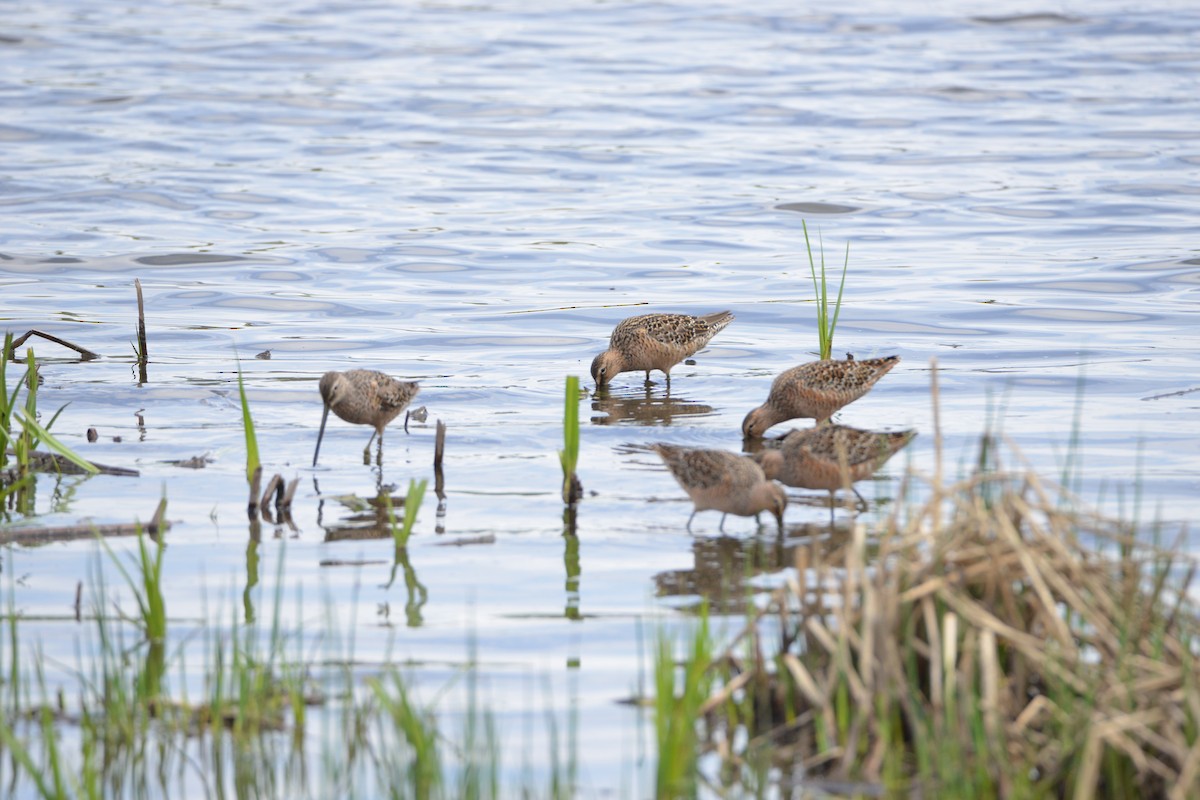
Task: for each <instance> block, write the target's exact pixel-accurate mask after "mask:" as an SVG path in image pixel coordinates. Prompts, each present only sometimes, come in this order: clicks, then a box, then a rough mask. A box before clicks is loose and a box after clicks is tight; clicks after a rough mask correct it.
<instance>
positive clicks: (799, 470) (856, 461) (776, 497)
mask: <svg viewBox="0 0 1200 800" xmlns="http://www.w3.org/2000/svg"><path fill="white" fill-rule="evenodd" d="M732 321H733V314H731V313H730V312H728V311H719V312H717V313H715V314H705V315H703V316H699V317H693V316H690V315H687V314H643V315H641V316H636V317H630V318H629V319H626V320H623V321H622V322H621V323H619V324H618V325H617V327H616V328H614V329H613V332H612V337H611V339H610V340H609V343H608V349H607V350H605V351H604V352H602V353H601V354H600V355H598V356H596V358H595V359H594V360H593V361H592V367H591V373H592V378H593V379H594V380H595V381H596V389H597V391H602V390H604V389H605V388H606V387H607V386H608V384H609V383H610V382H611V381H612V379H613V378H614V377H616V376H617V375H619V374H620V373H622V372H645V373H646V381H647V382H649V380H650V373H651V371H653V370H659V371H661V372H662V373H663V374H664V375H666V378H667V387H668V388H669V387H670V385H671V368H672V367H674V366H675V365H676V364H678V363H680V362H681V361H683V360H684V359H686V358H689V357H691V356H692V355H694V354H695V353H697V352H698V351H699V350H700V349H701V348H703V347H704V346H705V345H707V344H708V343H709V341H711V340H712V338H713V337H714V336H716V335H717V333H719V332H720V331H721V330H722V329H724V328H725V326H726V325H728V324H729V323H730V322H732ZM899 362H900V357H899V356H887V357H884V358H864V359H855V358H854V356H852V355H850V354H847V356H846V358H845V359H844V360H835V359H825V360H821V361H812V362H809V363H806V364H800V365H799V366H796V367H792V368H791V369H788V370H785V371H784V372H782V373H780V374H779V375H778V376H776V378H775V380H774V381H773V382H772V384H771V389H770V391H769V392H768V393H767V399H766V402H764V403H763V404H762V405H760V406H759V407H758V408H755V409H754V410H752V411H751V412H750V413H749V414H747V415H746V418H745V420H744V421H743V422H742V436H743V437H744V440H745V441H746V442H747V443H755V442H759V441H761V440H762V439H763V436H764V434H765V433H766V431H767V429H768V428H771V427H772V426H774V425H776V424H778V423H780V422H785V421H787V420H791V419H805V418H811V419H813V420H815V421H816V425H815V427H812V428H807V429H803V430H793V431H790V432H788V433H787V434H785V435H784V436H782V437H780V438H778V439H774V440H770V441H768V442H766V445H767V446H766V447H760V448H759V449H758V452H755V453H753V454H751V455H742V454H739V453H733V452H729V451H727V450H712V449H704V448H695V447H680V446H678V445H673V444H667V443H659V444H654V445H652V446H651V448H650V449H652V450H653V451H654V452H656V453H658V455H659V457H661V458H662V460H663V462H664V463H665V464H666V466H667V469H668V470H670V472H671V474H672V475H674V476H675V480H677V481H678V482H679V485H680V486H681V487H683V490H684V491H685V492H687V494H688V496H689V497H690V498H691V500H692V504H693V510H692V516H691V517H688V522H687V528H688V530H689V531H690V530H691V526H692V520H693V519H694V518H695V516H696V514H697V512H700V511H707V510H715V511H720V512H722V516H721V529H722V530H723V529H724V524H725V517H726V516H727V515H728V514H735V515H739V516H744V517H749V516H753V517H755V518H756V519H757V518H758V515H759V514H760V513H761V512H763V511H769V512H771V513H772V514H773V515H774V516H775V519H776V520H777V521H778V523H779V529H780V531H782V530H783V511H784V509H785V508H786V507H787V494H786V492H785V491H784V489H783V486H780V485H779V484H780V483H782V484H784V485H786V486H792V487H796V488H802V489H823V490H825V491H828V492H829V493H830V502H831V503H832V499H833V493H834V492H836V491H837V490H839V489H843V488H847V487H848V488H850V489H851V490H853V491H854V494H855V495H856V497H857V498H858V500H859V504H860V507H865V505H866V502H865V501H864V500H863V498H862V495H860V494H858V491H857V490H855V489H854V487H853V483H854V482H856V481H861V480H864V479H866V478H869V477H870V476H871V475H873V474H874V473H875V471H876V470H878V469H879V467H881V466H882V465H883V463H884V462H885V461H887V460H888V459H889V458H891V457H892V455H894V454H895V453H896V452H897V451H898V450H900V449H901V448H902V447H904V446H905V445H906V444H908V443H909V442H910V441H911V440H912V438H913V437H914V436H916V431H911V430H907V431H896V432H879V431H867V430H860V429H858V428H851V427H848V426H845V425H836V424H833V423H831V422H830V421H829V418H830V417H831V416H833V414H834V413H835V412H837V411H838V409H840V408H842V407H843V406H845V405H848V404H850V403H852V402H854V401H855V400H857V399H859V398H860V397H862V396H863V395H864V394H866V393H867V392H868V391H870V389H871V387H872V386H874V385H875V383H876V382H877V381H878V380H879V379H880V378H882V377H883V376H884V375H886V374H887V373H888V371H889V370H891V368H892V367H894V366H896V364H898V363H899ZM320 390H321V399H322V401H323V402H324V411H323V413H322V415H321V430H320V432H319V433H318V434H317V447H316V450H315V451H314V452H313V466H314V467H315V466H316V465H317V456H318V454H319V453H320V451H321V438H322V437H323V436H324V435H325V423H326V421H327V420H328V418H329V412H330V411H332V412H333V413H334V414H336V415H337V416H338V417H340V418H341V419H343V420H345V421H346V422H350V423H353V424H356V425H370V426H372V427H374V428H375V433H373V434H372V435H371V439H370V440H369V441H368V442H367V447H366V449H364V451H363V454H364V458H369V454H370V448H371V442H373V441H374V440H375V438H376V437H377V436H378V437H379V440H380V446H381V447H382V443H383V430H384V428H386V427H387V425H388V423H390V422H391V421H392V420H394V419H395V418H396V417H398V416H399V415H400V413H401V412H403V411H404V410H405V409H406V408H407V407H408V404H409V403H410V402H412V399H413V398H414V397H416V394H417V391H418V386H417V384H416V383H415V382H412V381H401V380H397V379H395V378H392V377H391V376H389V375H385V374H384V373H382V372H376V371H375V370H367V369H352V370H348V371H346V372H327V373H325V374H324V375H323V376H321V382H320ZM776 481H778V482H779V483H776Z"/></svg>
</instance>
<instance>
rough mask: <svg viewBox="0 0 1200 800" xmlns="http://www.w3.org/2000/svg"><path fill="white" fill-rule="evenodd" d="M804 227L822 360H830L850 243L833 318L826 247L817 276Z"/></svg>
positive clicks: (822, 249)
mask: <svg viewBox="0 0 1200 800" xmlns="http://www.w3.org/2000/svg"><path fill="white" fill-rule="evenodd" d="M801 225H802V226H803V227H804V246H805V248H806V249H807V250H808V268H809V272H810V274H811V275H812V282H813V293H814V294H815V295H816V301H817V340H818V344H819V345H820V351H821V358H822V359H826V358H829V357H830V356H831V355H832V354H833V332H834V330H836V329H837V321H838V315H839V314H840V313H841V310H842V292H843V291H844V290H845V288H846V270H847V269H849V267H850V243H849V242H847V243H846V261H845V263H844V264H843V265H842V279H841V282H840V283H839V284H838V293H837V300H836V301H834V304H833V316H832V317H831V316H830V315H829V287H828V285H827V281H826V272H825V245H824V243H821V245H820V248H821V272H820V275H818V274H817V262H816V259H814V258H813V250H812V242H811V241H809V238H808V224H807V223H805V222H801Z"/></svg>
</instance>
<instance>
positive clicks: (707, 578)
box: [654, 521, 854, 614]
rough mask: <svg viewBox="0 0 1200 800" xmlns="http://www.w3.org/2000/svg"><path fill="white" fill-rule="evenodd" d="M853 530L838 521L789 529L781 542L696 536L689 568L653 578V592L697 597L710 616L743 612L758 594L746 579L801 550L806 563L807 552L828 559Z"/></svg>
mask: <svg viewBox="0 0 1200 800" xmlns="http://www.w3.org/2000/svg"><path fill="white" fill-rule="evenodd" d="M853 531H854V527H853V524H852V523H851V522H848V521H843V522H840V523H811V524H804V525H789V526H788V528H787V537H786V538H784V537H780V536H776V537H769V538H760V537H757V536H756V537H751V538H738V537H735V536H715V537H697V538H695V539H693V541H692V561H693V566H692V568H691V569H677V570H668V571H666V572H660V573H658V574H657V575H655V576H654V585H655V589H656V594H657V596H659V597H689V596H690V597H697V598H703V599H704V600H707V601H708V608H709V610H710V611H711V612H713V613H717V614H743V613H745V612H746V610H747V603H748V602H750V600H751V598H752V597H753V595H754V594H755V593H756V592H757V591H759V589H756V588H754V586H751V585H749V584H750V583H751V580H750V579H752V578H754V577H756V576H758V575H772V574H775V573H777V572H782V571H783V570H785V569H787V568H789V567H793V566H795V565H796V564H797V555H798V553H799V552H800V551H802V550H803V551H805V556H806V559H807V563H813V561H814V559H815V558H816V556H814V555H813V554H812V552H811V550H812V548H819V549H820V550H821V551H822V552H821V555H820V558H821V559H823V560H826V561H828V560H830V559H833V558H835V557H836V556H837V554H838V552H839V551H841V550H842V549H843V548H844V547H846V546H847V545H848V544H849V543H850V540H851V537H852V535H853ZM754 584H755V585H758V582H754ZM700 605H701V604H700V603H699V602H697V603H696V604H695V605H694V606H693V607H692V608H694V610H696V611H699V608H700ZM685 607H686V606H685Z"/></svg>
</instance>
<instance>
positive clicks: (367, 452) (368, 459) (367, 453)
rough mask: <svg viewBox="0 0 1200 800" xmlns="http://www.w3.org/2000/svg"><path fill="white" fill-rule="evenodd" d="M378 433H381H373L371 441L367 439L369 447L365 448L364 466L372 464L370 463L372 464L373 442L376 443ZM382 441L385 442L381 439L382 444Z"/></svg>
mask: <svg viewBox="0 0 1200 800" xmlns="http://www.w3.org/2000/svg"><path fill="white" fill-rule="evenodd" d="M378 433H379V431H375V432H373V433H372V434H371V438H370V439H367V446H366V447H364V448H363V463H364V464H370V463H371V442H373V441H375V436H376V435H377V434H378ZM382 441H383V439H382V438H381V439H380V442H381V443H382Z"/></svg>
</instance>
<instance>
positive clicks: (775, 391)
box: [742, 353, 900, 439]
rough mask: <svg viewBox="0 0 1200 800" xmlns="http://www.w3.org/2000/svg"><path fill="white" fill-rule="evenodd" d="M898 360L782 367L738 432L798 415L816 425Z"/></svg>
mask: <svg viewBox="0 0 1200 800" xmlns="http://www.w3.org/2000/svg"><path fill="white" fill-rule="evenodd" d="M899 363H900V356H887V357H885V358H864V359H863V360H861V361H857V360H855V358H854V356H852V355H850V354H849V353H847V354H846V360H845V361H837V360H833V359H825V360H823V361H810V362H809V363H807V364H801V365H800V366H798V367H792V368H791V369H789V370H784V371H783V372H781V373H779V375H778V376H776V378H775V381H774V382H773V383H772V384H771V391H770V392H769V393H768V394H767V402H765V403H763V404H762V405H761V406H759V407H758V408H756V409H754V410H753V411H751V412H750V413H749V414H747V415H746V419H745V420H743V422H742V435H743V436H745V437H746V438H747V439H757V438H759V437H761V436H762V435H763V434H764V433H765V432H766V430H767V428H770V427H771V426H772V425H774V424H776V423H778V422H784V421H785V420H789V419H796V418H798V417H812V418H813V419H815V420H816V421H817V424H820V423H822V422H825V421H826V420H828V419H829V418H830V417H831V416H833V414H834V412H835V411H837V410H838V409H839V408H841V407H842V406H845V405H849V404H850V403H853V402H854V401H855V400H857V399H858V398H860V397H862V396H863V395H864V394H866V393H867V392H868V391H870V389H871V387H872V386H874V385H875V382H876V381H878V380H879V379H880V378H882V377H883V376H884V375H886V374H887V373H888V370H890V369H891V368H892V367H894V366H896V365H897V364H899Z"/></svg>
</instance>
